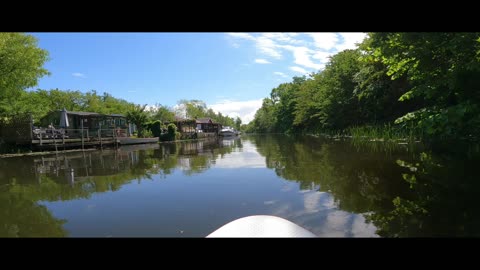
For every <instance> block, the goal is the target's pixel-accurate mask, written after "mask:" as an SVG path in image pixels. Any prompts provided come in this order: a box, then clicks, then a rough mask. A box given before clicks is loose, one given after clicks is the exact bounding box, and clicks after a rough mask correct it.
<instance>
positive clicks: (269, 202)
mask: <svg viewBox="0 0 480 270" xmlns="http://www.w3.org/2000/svg"><path fill="white" fill-rule="evenodd" d="M275 202H276V201H275V200H273V201H264V202H263V204H265V205H270V204H274V203H275Z"/></svg>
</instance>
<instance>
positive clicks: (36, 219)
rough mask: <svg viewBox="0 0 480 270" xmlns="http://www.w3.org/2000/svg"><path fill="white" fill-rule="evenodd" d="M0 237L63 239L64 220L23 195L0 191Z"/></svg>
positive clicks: (64, 232) (64, 233)
mask: <svg viewBox="0 0 480 270" xmlns="http://www.w3.org/2000/svg"><path fill="white" fill-rule="evenodd" d="M0 217H1V219H0V220H1V221H0V237H47V236H48V237H63V236H67V232H66V231H65V230H64V229H63V224H64V223H65V222H66V221H65V220H60V219H56V218H54V217H53V216H52V215H51V213H50V212H49V211H48V209H47V208H46V207H45V206H43V205H38V204H36V203H35V202H33V201H31V200H30V199H29V198H24V196H23V194H16V193H11V192H10V193H8V192H4V191H0Z"/></svg>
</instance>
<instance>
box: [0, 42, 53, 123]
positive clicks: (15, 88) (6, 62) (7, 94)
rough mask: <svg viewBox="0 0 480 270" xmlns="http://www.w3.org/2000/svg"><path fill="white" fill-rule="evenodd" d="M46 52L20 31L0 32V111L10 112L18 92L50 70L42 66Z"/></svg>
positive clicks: (0, 113)
mask: <svg viewBox="0 0 480 270" xmlns="http://www.w3.org/2000/svg"><path fill="white" fill-rule="evenodd" d="M47 60H48V52H47V51H46V50H43V49H41V48H39V47H38V46H37V39H36V38H35V37H33V36H31V35H27V34H23V33H0V115H5V114H12V113H15V111H14V110H13V108H12V105H13V104H15V102H16V100H17V99H18V98H19V97H20V95H21V93H22V92H23V91H24V90H25V89H26V88H29V87H34V86H36V85H37V83H38V79H39V78H41V77H43V76H45V75H49V74H50V73H49V72H48V71H47V70H46V69H45V68H43V65H44V63H45V62H46V61H47Z"/></svg>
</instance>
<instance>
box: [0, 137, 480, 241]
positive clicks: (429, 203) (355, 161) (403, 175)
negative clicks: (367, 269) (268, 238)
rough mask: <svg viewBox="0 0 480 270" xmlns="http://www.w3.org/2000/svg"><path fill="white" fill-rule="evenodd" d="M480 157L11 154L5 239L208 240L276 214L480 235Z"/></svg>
mask: <svg viewBox="0 0 480 270" xmlns="http://www.w3.org/2000/svg"><path fill="white" fill-rule="evenodd" d="M479 164H480V159H479V158H478V155H476V154H471V153H470V154H469V153H467V152H465V153H462V152H460V153H458V151H457V153H456V154H453V153H450V154H449V153H442V154H437V153H435V152H432V151H430V150H427V149H425V148H424V147H421V146H407V145H403V144H395V145H390V146H385V145H383V144H381V143H378V142H377V143H375V142H372V143H364V144H361V145H356V144H354V143H352V142H351V141H341V140H326V139H320V138H315V137H310V136H305V137H288V136H284V135H251V136H242V137H240V138H235V139H223V140H222V139H213V140H204V141H196V142H184V143H172V144H163V145H141V146H130V147H121V148H120V149H118V150H103V151H100V150H99V151H93V152H83V153H82V152H76V153H66V154H62V153H60V154H58V156H56V155H48V156H36V157H22V158H1V159H0V236H2V237H84V236H89V237H205V236H206V235H208V234H209V233H211V232H213V231H214V230H215V229H217V228H219V227H220V226H222V225H224V224H226V223H228V222H230V221H232V220H234V219H237V218H240V217H245V216H249V215H275V216H279V217H283V218H286V219H288V220H290V221H292V222H294V223H297V224H299V225H300V226H302V227H304V228H306V229H308V230H310V231H312V232H313V233H315V234H316V235H318V236H320V237H418V236H421V237H424V236H426V237H437V236H442V237H444V236H447V237H465V236H477V237H478V236H480V181H479V180H480V179H479V178H478V171H477V170H476V169H477V168H476V167H477V166H479Z"/></svg>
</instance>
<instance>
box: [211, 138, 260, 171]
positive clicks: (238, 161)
mask: <svg viewBox="0 0 480 270" xmlns="http://www.w3.org/2000/svg"><path fill="white" fill-rule="evenodd" d="M242 143H243V147H242V152H232V153H229V154H226V155H225V156H224V157H223V158H219V159H217V160H216V161H215V167H216V168H229V169H230V168H266V163H265V157H263V156H261V155H260V154H259V153H258V152H257V149H256V148H255V146H254V145H253V144H252V143H251V142H248V141H245V142H242Z"/></svg>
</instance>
